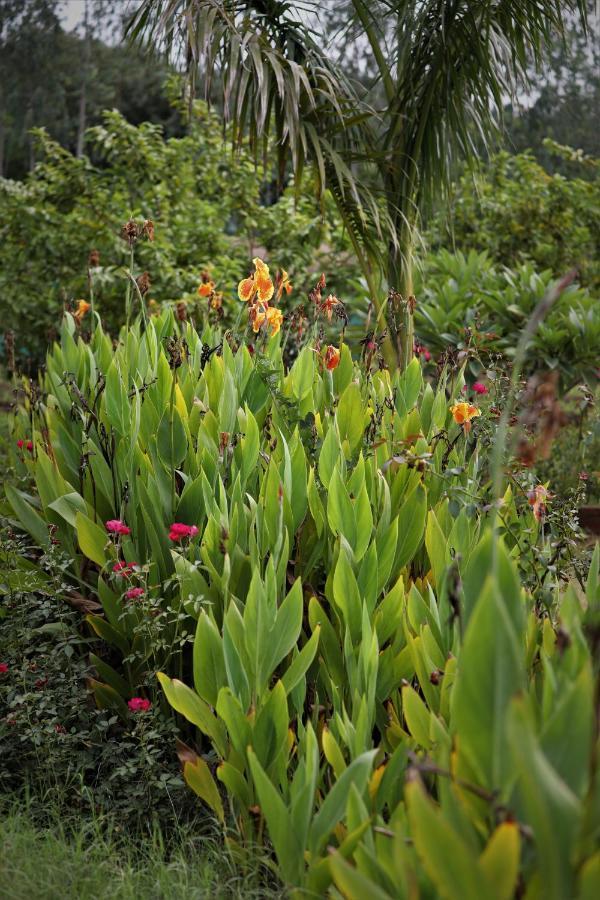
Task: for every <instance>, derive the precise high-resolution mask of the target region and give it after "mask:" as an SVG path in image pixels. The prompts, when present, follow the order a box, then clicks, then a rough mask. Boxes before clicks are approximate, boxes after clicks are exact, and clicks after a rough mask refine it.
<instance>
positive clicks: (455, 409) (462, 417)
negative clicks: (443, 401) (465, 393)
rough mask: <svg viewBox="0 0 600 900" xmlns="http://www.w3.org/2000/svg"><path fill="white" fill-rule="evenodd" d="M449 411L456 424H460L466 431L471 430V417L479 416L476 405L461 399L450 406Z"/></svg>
mask: <svg viewBox="0 0 600 900" xmlns="http://www.w3.org/2000/svg"><path fill="white" fill-rule="evenodd" d="M450 412H451V413H452V417H453V419H454V421H455V422H456V424H457V425H462V426H463V428H464V430H465V431H466V432H469V431H470V430H471V419H474V418H476V416H480V415H481V412H480V410H479V409H477V407H476V406H473V405H472V404H471V403H467V402H466V401H464V400H461V401H460V402H458V403H455V404H454V406H451V407H450Z"/></svg>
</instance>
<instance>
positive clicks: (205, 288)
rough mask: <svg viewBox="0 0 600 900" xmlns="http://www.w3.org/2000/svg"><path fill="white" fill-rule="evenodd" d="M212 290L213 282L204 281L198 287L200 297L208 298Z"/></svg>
mask: <svg viewBox="0 0 600 900" xmlns="http://www.w3.org/2000/svg"><path fill="white" fill-rule="evenodd" d="M214 289H215V283H214V281H205V282H203V283H202V284H201V285H200V286H199V287H198V293H199V294H200V296H201V297H210V295H211V294H212V292H213V291H214Z"/></svg>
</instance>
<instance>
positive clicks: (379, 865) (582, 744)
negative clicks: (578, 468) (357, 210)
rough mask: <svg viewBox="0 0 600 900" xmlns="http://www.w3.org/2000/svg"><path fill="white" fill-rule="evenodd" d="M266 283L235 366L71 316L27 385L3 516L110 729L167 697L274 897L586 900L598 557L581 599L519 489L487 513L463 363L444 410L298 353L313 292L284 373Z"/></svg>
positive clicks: (553, 537)
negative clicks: (280, 883)
mask: <svg viewBox="0 0 600 900" xmlns="http://www.w3.org/2000/svg"><path fill="white" fill-rule="evenodd" d="M131 224H133V223H130V225H131ZM141 230H142V229H141V226H140V227H138V233H140V234H141ZM278 284H279V286H280V287H281V288H282V287H283V286H284V280H283V279H282V278H281V277H280V279H279V281H278ZM276 286H277V283H276V284H273V282H272V281H271V278H270V274H269V271H268V269H266V267H265V266H264V264H263V263H262V262H261V261H260V260H256V270H255V273H254V275H253V276H252V277H251V278H250V279H246V280H245V281H243V282H242V283H241V284H240V288H239V290H240V295H242V296H246V295H248V296H249V301H248V312H249V319H248V323H249V324H248V327H249V328H250V326H252V332H253V333H255V336H254V337H253V338H250V340H251V344H249V343H248V337H246V336H245V335H246V334H247V332H245V329H243V330H242V331H239V330H238V329H235V330H233V331H230V332H228V336H227V337H226V338H225V337H224V336H223V335H222V333H220V332H219V330H218V329H217V330H215V329H214V327H212V326H210V325H209V324H208V321H207V322H206V324H205V325H204V327H203V330H202V333H201V334H200V333H199V332H197V331H196V330H195V329H194V327H193V325H192V324H191V323H190V322H188V321H185V320H184V321H181V322H178V321H177V318H176V317H175V316H174V314H173V312H172V311H171V310H167V311H165V312H163V313H162V314H160V315H156V316H150V317H149V318H148V317H147V314H146V312H145V311H144V313H143V315H142V316H141V317H140V316H138V318H137V319H136V321H135V322H132V323H130V325H129V327H128V328H126V329H125V330H123V331H122V332H121V335H120V340H119V341H118V343H117V345H116V348H115V347H113V345H112V342H111V341H110V340H109V339H108V337H107V336H106V334H105V333H104V331H103V329H102V327H101V325H100V321H99V319H97V320H96V323H95V327H94V328H93V333H92V335H91V339H90V343H86V342H84V341H83V340H82V339H81V336H80V334H79V330H78V329H79V327H80V326H79V325H78V322H77V320H76V319H75V318H73V317H72V316H71V315H70V314H67V315H66V318H65V321H64V324H63V327H62V331H61V338H60V343H59V344H56V345H55V346H54V348H53V350H52V351H51V353H50V354H49V356H48V359H47V366H46V373H45V375H44V376H43V379H42V381H41V382H40V385H39V388H38V387H34V386H28V384H27V383H24V385H23V387H24V390H25V396H24V406H23V408H22V410H21V412H19V414H18V416H17V419H16V422H15V437H16V438H18V440H19V443H20V450H21V452H20V461H19V468H20V469H21V471H22V472H23V475H24V476H25V473H28V474H29V476H31V477H32V478H33V479H34V482H35V494H31V492H30V491H23V490H22V489H17V488H15V487H9V488H7V497H8V501H9V503H10V505H11V507H12V510H13V514H14V515H15V516H16V517H17V519H18V521H19V522H20V524H21V526H22V527H23V528H24V529H25V530H26V531H28V532H29V534H30V535H31V537H32V538H33V539H34V541H35V543H36V544H37V545H38V546H39V547H40V548H41V550H42V552H43V553H44V557H43V560H44V564H45V565H48V563H49V560H51V558H52V556H56V555H58V557H59V558H60V559H61V560H62V566H63V573H64V577H65V579H66V580H67V582H71V583H72V584H73V586H74V587H75V586H76V585H78V592H77V595H79V591H81V590H83V591H84V592H85V594H88V595H89V592H90V591H91V596H92V597H94V598H96V600H95V602H94V605H93V607H91V608H90V607H87V608H86V607H85V605H84V607H83V608H84V609H85V611H86V612H87V616H86V619H87V622H88V623H89V625H90V626H91V628H92V629H93V632H94V633H95V634H96V635H97V637H98V638H100V642H99V644H98V646H97V648H96V649H95V650H94V653H93V655H92V656H91V662H92V664H93V667H94V669H95V675H94V677H93V678H92V679H91V680H90V682H89V684H90V688H91V690H92V692H93V694H94V695H95V698H96V702H97V704H98V706H99V708H100V709H101V710H103V709H104V710H110V711H111V713H112V715H113V716H114V717H116V718H114V719H113V720H112V726H113V727H114V728H117V729H118V728H122V727H123V726H125V728H126V729H127V730H129V729H131V728H132V725H133V723H136V722H141V723H145V722H146V721H147V719H146V717H149V716H152V717H154V716H155V715H156V713H155V710H158V709H160V710H162V715H166V713H167V709H168V706H167V703H166V701H168V702H169V704H170V705H171V706H172V707H173V708H174V710H175V711H177V712H178V713H179V714H181V715H182V716H183V718H184V719H185V720H187V723H188V724H187V726H185V727H184V726H183V724H182V723H181V720H179V728H180V741H181V742H180V743H179V745H178V747H179V750H178V753H179V756H180V759H181V761H182V763H183V766H184V769H183V771H184V777H185V780H186V781H187V783H188V785H189V786H190V787H191V788H192V789H193V790H194V791H195V792H196V793H197V794H198V795H199V796H200V797H201V798H202V800H203V801H204V802H205V803H206V804H207V806H208V807H210V808H211V810H212V812H213V814H214V815H215V816H216V818H217V820H218V821H220V822H221V824H222V827H224V828H227V829H228V830H230V831H231V830H233V834H235V839H236V841H237V842H241V844H242V846H244V845H248V846H253V845H255V844H256V843H257V842H258V843H261V842H263V841H265V840H268V841H270V842H272V845H273V849H274V854H275V858H276V860H277V864H278V871H279V873H280V875H281V877H282V879H283V880H284V882H286V883H288V884H295V885H303V886H305V887H306V889H307V890H312V891H315V890H316V891H317V892H321V893H322V892H324V891H325V890H326V889H327V888H328V886H329V885H330V884H332V883H335V884H337V885H338V887H339V888H340V889H342V890H343V891H344V892H345V893H346V894H347V895H348V896H356V897H359V896H364V890H365V889H366V888H367V887H368V889H369V890H376V889H378V890H379V891H380V892H381V896H384V895H385V896H387V895H389V896H398V891H400V892H401V893H404V892H405V891H408V890H409V885H410V884H411V883H413V882H414V881H415V880H416V883H419V884H420V885H421V888H422V889H423V890H424V891H425V892H427V891H431V890H439V891H441V892H442V893H444V894H445V895H446V896H457V897H458V896H464V888H465V885H466V884H467V885H468V884H469V883H471V884H472V891H473V894H474V895H475V894H477V893H478V892H479V891H480V890H481V888H482V886H483V885H485V889H486V892H488V893H490V892H491V893H490V895H493V896H499V897H501V896H502V897H504V896H506V897H509V896H510V895H511V894H512V892H513V890H514V887H515V885H516V883H517V880H518V879H520V880H523V881H524V882H525V883H526V884H529V883H531V884H535V883H536V882H537V883H539V884H540V885H542V887H543V890H544V893H545V895H547V896H556V897H557V898H558V897H563V896H565V895H569V894H570V895H572V894H574V893H575V892H579V893H580V894H581V896H586V892H587V891H588V890H589V889H590V886H591V885H592V884H593V883H594V879H595V877H596V875H595V867H596V858H595V857H594V856H593V854H592V851H591V848H592V847H593V844H594V840H595V835H596V834H597V831H596V829H597V824H596V823H595V819H594V812H593V810H594V809H595V807H596V800H597V793H596V792H597V790H598V785H597V780H596V773H595V769H594V766H593V763H592V760H593V752H594V751H593V742H592V728H593V684H594V680H593V679H594V677H595V676H594V669H593V662H592V659H593V658H592V652H591V646H590V645H588V643H587V642H586V637H585V636H586V634H587V636H588V639H589V640H591V641H592V642H593V641H594V640H595V638H594V635H595V629H596V627H597V615H598V603H599V597H598V562H599V561H598V553H596V554H595V556H594V558H593V560H592V561H591V568H590V570H589V571H590V574H589V575H586V572H585V569H584V567H585V568H587V566H586V562H585V559H584V557H581V556H580V554H579V553H578V551H577V547H576V545H575V544H574V543H573V541H572V537H571V534H570V530H569V522H568V520H564V519H561V516H560V515H552V514H550V512H549V507H550V506H551V503H550V500H549V498H548V496H547V492H546V490H545V488H544V487H543V486H541V485H538V484H536V482H535V481H534V480H532V477H531V475H528V473H527V471H526V470H521V471H519V470H518V469H516V470H515V471H514V472H513V474H512V475H511V479H510V484H509V485H507V486H505V487H504V488H503V489H502V503H501V506H500V507H497V504H496V503H495V502H494V491H495V490H496V489H497V488H496V487H495V485H496V480H495V477H494V471H493V470H490V468H489V456H488V453H489V451H488V450H486V448H488V447H490V446H491V445H493V444H494V443H495V444H496V445H497V446H498V444H497V442H498V441H499V440H502V437H501V434H502V429H503V427H504V424H505V418H504V419H502V420H501V422H500V426H497V425H496V424H495V420H494V418H493V412H492V410H491V408H490V404H489V401H487V400H486V398H485V397H483V398H482V400H480V401H479V404H478V405H475V403H474V402H472V401H471V397H473V398H475V397H478V396H479V394H478V393H477V389H476V388H475V387H474V386H473V385H472V384H470V383H465V380H464V374H463V372H464V367H461V368H459V369H458V370H455V371H453V370H452V369H448V370H447V371H446V373H445V375H444V376H443V377H442V378H441V380H439V381H438V382H437V384H436V386H435V389H433V388H432V386H431V385H429V384H427V383H426V382H424V381H423V378H422V374H421V370H420V365H419V362H418V361H417V360H414V361H413V363H412V364H411V365H410V366H409V367H408V369H407V370H406V371H405V372H404V374H402V375H400V374H399V373H398V372H396V373H395V374H391V373H389V372H387V371H386V370H385V369H382V368H380V366H381V358H380V357H379V355H378V353H377V352H376V351H375V350H374V349H372V348H369V347H368V346H365V351H364V354H363V356H362V357H361V359H360V360H359V361H357V362H353V360H352V357H351V354H350V351H349V349H348V347H347V346H346V345H345V344H343V343H341V344H339V346H338V348H336V347H335V346H333V345H330V346H328V347H323V348H322V350H321V351H320V352H318V353H315V350H314V348H313V346H312V341H314V339H315V338H314V336H315V335H318V332H319V326H320V322H321V321H326V319H327V298H325V297H323V296H322V294H321V285H317V286H316V288H315V289H314V291H313V294H312V297H311V299H312V303H313V307H312V309H310V310H308V320H307V322H306V328H305V334H306V337H305V338H304V340H303V341H301V342H300V347H299V348H298V349H299V353H298V355H297V356H296V358H295V361H294V362H293V364H292V365H291V367H288V365H286V363H285V361H284V357H282V352H281V342H282V334H283V343H284V344H286V343H287V340H288V339H289V338H290V334H289V330H290V328H291V325H290V324H288V326H287V328H286V327H285V326H284V331H281V330H280V317H279V306H278V305H272V304H273V303H274V302H275V299H274V297H273V292H275V297H277V295H281V294H282V292H281V290H276ZM257 292H258V293H257ZM252 298H254V301H253V300H252ZM268 299H269V300H271V305H269V304H268ZM236 302H237V303H238V304H239V303H240V301H239V300H238V301H236ZM289 304H290V300H289V299H287V295H286V293H285V291H283V299H282V300H281V306H282V309H283V311H284V312H285V313H286V321H287V322H288V323H292V322H293V321H294V320H293V318H292V316H291V315H290V306H289ZM242 310H243V307H242ZM261 310H262V311H261ZM273 310H274V313H273V315H271V311H273ZM242 315H243V318H244V319H245V318H246V316H245V311H244V310H243V312H242ZM261 316H262V318H261ZM237 318H238V320H239V316H238V317H237ZM252 332H251V333H252ZM306 340H308V342H309V343H308V344H306V345H305V346H302V344H305V342H306ZM65 373H68V374H66V375H65ZM463 387H465V388H466V391H467V393H466V395H465V393H464V392H463ZM503 390H504V396H503V398H501V399H499V402H500V403H501V404H502V406H504V407H505V408H506V412H507V413H508V411H509V410H510V403H511V400H510V392H509V393H508V394H507V391H508V388H507V386H505V387H504V389H503ZM471 392H473V393H471ZM463 397H464V399H463ZM497 427H499V428H500V434H499V433H498V432H497ZM517 431H518V429H517ZM529 436H530V433H529ZM538 437H539V438H540V440H543V437H544V436H543V434H541V433H540V434H539V435H538ZM28 442H31V443H30V444H29V443H28ZM494 511H495V512H494ZM564 514H565V515H567V516H568V515H569V513H568V511H566V510H565V513H564ZM23 565H24V564H21V563H18V562H17V566H18V568H20V569H21V571H25V572H27V570H28V568H29V566H28V565H26V568H25V570H23V569H22V566H23ZM569 570H572V571H573V572H574V573H575V577H576V578H577V577H579V578H580V580H581V583H582V585H583V586H584V589H585V591H586V596H587V602H586V606H585V607H584V606H582V604H581V601H580V599H579V595H578V593H577V591H576V589H575V587H574V585H573V584H569V583H568V582H569V581H570V576H568V575H567V572H568V571H569ZM586 584H587V586H585V585H586ZM565 585H566V589H565ZM157 670H158V671H159V673H160V674H159V681H160V685H161V686H162V690H163V691H164V694H162V693H161V692H160V688H159V685H158V682H157V681H156V677H155V673H156V671H157ZM7 674H8V673H7ZM191 685H193V688H192V687H191ZM6 688H7V689H8V692H9V702H12V703H16V707H17V708H22V704H23V702H24V701H23V699H22V698H20V699H19V698H16V699H15V697H14V693H13V692H14V687H11V685H10V679H9V682H8V684H7V685H6ZM525 697H527V699H525ZM558 697H560V702H557V701H553V699H552V698H558ZM11 698H13V699H12V700H11ZM119 720H120V721H121V722H122V723H123V725H121V726H119V725H118V721H119ZM148 721H149V720H148ZM567 721H568V722H569V729H565V727H564V724H563V723H565V722H567ZM109 724H110V720H109ZM134 727H135V726H134ZM142 727H144V726H142ZM149 734H150V736H151V735H152V730H150V732H149ZM149 739H151V737H150V738H149ZM219 785H220V787H219ZM220 788H221V789H220ZM221 790H224V791H225V795H223V794H222V792H221ZM567 797H568V800H567ZM534 798H535V801H534ZM565 804H568V806H565ZM567 808H568V810H569V812H568V815H566V814H565V815H564V818H563V820H562V821H563V827H562V830H561V831H560V833H558V832H556V833H555V832H552V833H547V832H545V831H541V830H540V829H541V828H542V826H543V823H544V820H545V818H546V816H548V815H549V814H550V813H549V812H548V810H553V809H555V810H558V809H561V810H563V814H564V810H566V809H567ZM556 814H558V813H556ZM517 822H518V823H520V827H517V825H516V824H515V823H517ZM529 829H531V830H532V832H533V834H534V835H536V838H535V843H529V840H528V839H527V837H526V835H527V834H528V833H529ZM432 833H434V834H438V833H439V840H436V841H431V840H430V835H431V834H432ZM407 839H408V843H407V842H406V840H407ZM523 842H524V843H523ZM334 846H335V847H337V852H336V853H334V854H333V855H331V854H328V853H327V848H332V847H334ZM392 846H393V848H394V850H393V856H390V857H389V858H388V855H387V853H388V851H387V850H386V847H388V848H389V849H390V850H391V848H392ZM550 858H551V859H552V860H553V861H554V866H553V868H552V869H551V870H550V869H549V868H548V866H547V860H548V859H550ZM497 866H501V867H502V870H503V873H504V877H503V879H502V880H501V883H498V882H497V881H496V878H495V876H494V872H495V871H497V868H496V867H497ZM451 872H453V873H454V875H453V878H454V880H452V879H449V873H451ZM403 885H405V887H403ZM453 885H454V886H455V887H453Z"/></svg>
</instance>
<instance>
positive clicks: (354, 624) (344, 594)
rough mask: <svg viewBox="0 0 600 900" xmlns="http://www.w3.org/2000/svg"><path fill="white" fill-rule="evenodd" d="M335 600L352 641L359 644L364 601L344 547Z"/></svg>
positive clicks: (334, 592)
mask: <svg viewBox="0 0 600 900" xmlns="http://www.w3.org/2000/svg"><path fill="white" fill-rule="evenodd" d="M333 598H334V600H335V602H336V605H337V606H338V607H339V608H340V610H341V611H342V614H343V618H344V623H345V625H346V626H347V627H348V628H349V630H350V634H351V636H352V641H353V642H354V643H357V642H358V641H359V640H360V637H361V633H362V600H361V597H360V593H359V590H358V584H357V582H356V578H355V576H354V572H353V571H352V566H351V565H350V560H349V558H348V552H347V551H346V550H345V549H344V546H343V545H342V547H341V549H340V555H339V557H338V561H337V565H336V567H335V572H334V575H333Z"/></svg>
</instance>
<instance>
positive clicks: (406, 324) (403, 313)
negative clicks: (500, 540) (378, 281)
mask: <svg viewBox="0 0 600 900" xmlns="http://www.w3.org/2000/svg"><path fill="white" fill-rule="evenodd" d="M413 252H414V251H413V241H412V235H411V234H410V233H408V229H403V230H402V232H401V235H400V243H399V246H394V247H391V248H390V251H389V263H388V285H389V288H390V301H389V302H390V306H391V308H390V309H389V312H388V325H389V328H390V331H391V333H392V338H393V340H394V343H395V346H396V351H397V354H398V365H399V368H400V369H401V371H404V369H406V367H407V366H408V364H409V363H410V361H411V360H412V358H413V355H414V343H415V328H414V305H415V298H414V289H413V264H414V263H413Z"/></svg>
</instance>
